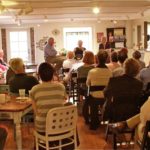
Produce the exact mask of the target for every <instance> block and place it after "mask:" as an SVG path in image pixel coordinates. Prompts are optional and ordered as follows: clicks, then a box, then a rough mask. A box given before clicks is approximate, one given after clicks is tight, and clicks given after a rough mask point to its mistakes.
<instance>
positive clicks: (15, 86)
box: [8, 58, 39, 95]
mask: <svg viewBox="0 0 150 150" xmlns="http://www.w3.org/2000/svg"><path fill="white" fill-rule="evenodd" d="M10 67H11V69H12V70H13V71H14V72H15V75H14V76H12V77H11V78H10V79H9V82H8V84H9V86H10V92H11V93H12V94H17V95H18V93H19V89H25V93H26V94H28V93H29V90H31V88H32V87H33V86H34V85H36V84H38V83H39V82H38V80H37V79H36V78H35V77H33V76H28V75H27V74H26V73H25V66H24V63H23V60H22V59H21V58H13V60H12V61H11V63H10Z"/></svg>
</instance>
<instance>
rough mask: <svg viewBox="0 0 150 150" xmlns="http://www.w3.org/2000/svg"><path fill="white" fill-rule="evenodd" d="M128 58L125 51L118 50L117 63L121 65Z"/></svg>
mask: <svg viewBox="0 0 150 150" xmlns="http://www.w3.org/2000/svg"><path fill="white" fill-rule="evenodd" d="M127 58H128V55H127V53H126V52H125V51H122V50H120V51H119V52H118V61H119V62H120V63H121V64H123V63H124V61H125V60H126V59H127Z"/></svg>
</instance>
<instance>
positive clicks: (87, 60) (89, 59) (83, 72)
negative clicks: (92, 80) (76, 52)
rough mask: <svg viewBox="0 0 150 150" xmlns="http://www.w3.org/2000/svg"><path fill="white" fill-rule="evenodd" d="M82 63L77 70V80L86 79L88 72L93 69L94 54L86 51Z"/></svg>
mask: <svg viewBox="0 0 150 150" xmlns="http://www.w3.org/2000/svg"><path fill="white" fill-rule="evenodd" d="M82 61H83V63H84V64H83V65H82V66H80V67H79V68H78V69H77V73H78V78H86V77H87V75H88V72H89V70H91V69H92V68H94V54H93V53H92V52H91V51H86V52H85V54H84V56H83V60H82Z"/></svg>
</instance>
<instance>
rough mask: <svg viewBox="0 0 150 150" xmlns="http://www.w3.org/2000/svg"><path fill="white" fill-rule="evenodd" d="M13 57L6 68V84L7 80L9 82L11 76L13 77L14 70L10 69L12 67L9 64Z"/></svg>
mask: <svg viewBox="0 0 150 150" xmlns="http://www.w3.org/2000/svg"><path fill="white" fill-rule="evenodd" d="M12 60H13V59H10V61H9V68H8V70H7V72H6V84H8V82H9V79H10V78H11V77H13V76H14V75H15V72H14V71H13V70H12V68H11V67H10V66H11V65H10V64H11V61H12Z"/></svg>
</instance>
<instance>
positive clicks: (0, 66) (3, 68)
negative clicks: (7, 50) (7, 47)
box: [0, 49, 8, 78]
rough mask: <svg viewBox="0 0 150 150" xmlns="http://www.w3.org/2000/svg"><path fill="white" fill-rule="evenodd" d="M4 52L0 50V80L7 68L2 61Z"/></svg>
mask: <svg viewBox="0 0 150 150" xmlns="http://www.w3.org/2000/svg"><path fill="white" fill-rule="evenodd" d="M3 58H4V51H3V50H2V49H1V50H0V78H3V77H4V74H5V73H6V71H7V69H8V67H7V63H6V62H5V61H4V59H3Z"/></svg>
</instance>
